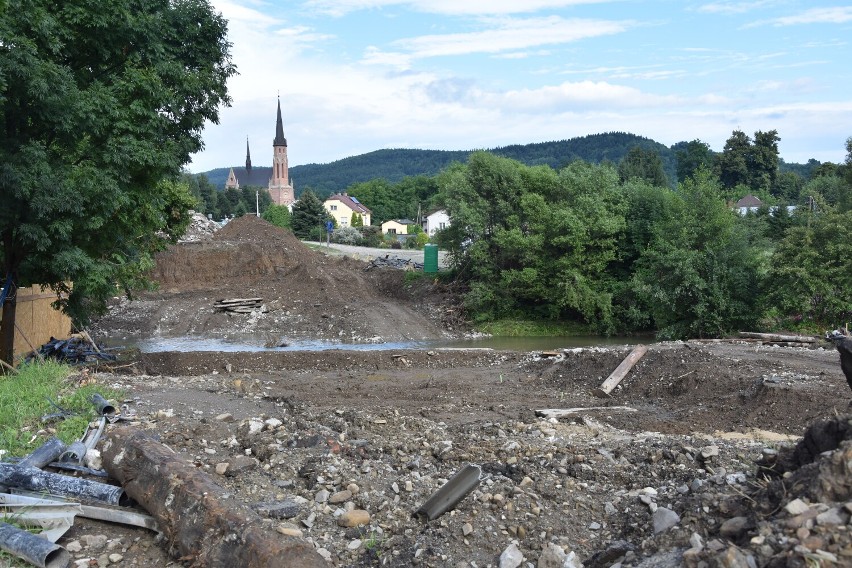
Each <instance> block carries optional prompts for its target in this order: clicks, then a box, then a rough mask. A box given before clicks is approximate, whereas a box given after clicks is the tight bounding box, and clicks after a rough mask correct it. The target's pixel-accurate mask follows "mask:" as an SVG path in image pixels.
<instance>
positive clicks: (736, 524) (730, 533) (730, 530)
mask: <svg viewBox="0 0 852 568" xmlns="http://www.w3.org/2000/svg"><path fill="white" fill-rule="evenodd" d="M751 526H752V523H751V521H750V520H749V519H748V517H734V518H732V519H728V520H727V521H725V522H724V523H722V526H721V527H719V534H721V535H722V536H725V537H728V538H730V539H738V538H739V537H741V536H742V535H743V533H745V532H746V531H748V529H749V528H751Z"/></svg>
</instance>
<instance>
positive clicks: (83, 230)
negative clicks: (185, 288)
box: [0, 0, 235, 361]
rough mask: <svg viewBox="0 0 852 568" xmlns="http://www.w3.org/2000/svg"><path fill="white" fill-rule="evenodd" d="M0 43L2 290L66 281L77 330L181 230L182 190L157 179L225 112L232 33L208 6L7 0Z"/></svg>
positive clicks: (9, 310) (8, 315) (127, 0)
mask: <svg viewBox="0 0 852 568" xmlns="http://www.w3.org/2000/svg"><path fill="white" fill-rule="evenodd" d="M0 38H2V39H0V112H2V120H0V196H2V202H3V207H2V208H0V247H2V248H0V261H2V265H3V276H4V277H5V278H4V280H9V281H10V282H11V285H12V286H16V285H18V284H29V283H41V284H45V285H48V286H51V287H52V288H53V289H55V290H61V289H63V288H64V287H65V284H63V283H67V282H73V283H74V287H73V289H72V290H71V291H70V296H69V297H68V298H67V300H62V305H63V307H64V308H65V309H66V310H67V311H68V312H69V313H71V314H72V315H73V316H74V317H75V319H77V321H78V322H82V321H84V320H85V318H86V317H87V315H88V313H90V312H91V311H92V310H97V309H102V308H103V307H104V306H105V300H106V298H107V297H109V296H110V295H111V294H113V293H114V286H113V285H114V284H116V283H117V284H119V285H121V286H125V287H127V286H130V285H136V284H138V283H139V281H140V275H141V273H142V271H143V270H144V268H146V267H147V266H149V265H150V259H151V254H152V253H153V252H154V251H156V250H158V249H161V248H163V247H164V246H165V245H166V244H167V243H168V242H169V241H170V240H174V239H176V238H177V236H178V234H179V232H180V231H181V229H183V228H184V227H185V224H186V220H187V219H186V211H185V210H181V208H182V207H184V206H185V205H188V204H190V203H191V201H192V199H191V196H190V195H189V191H188V188H187V186H186V185H179V184H175V183H172V182H163V180H164V179H176V178H177V176H178V175H179V173H180V171H181V168H182V167H183V166H184V165H185V164H186V163H188V162H189V157H190V155H191V154H192V153H193V152H196V151H198V150H199V149H201V147H202V142H201V130H202V128H203V126H204V124H205V123H206V122H207V121H211V122H214V123H215V122H217V121H218V108H219V106H220V105H222V104H227V103H228V102H229V99H228V96H227V90H226V81H227V79H228V77H230V76H231V75H232V74H233V73H234V72H235V70H234V67H233V66H232V65H231V61H230V54H229V49H230V44H229V43H228V42H227V29H226V23H225V20H224V19H223V18H222V16H221V15H218V14H217V13H216V12H214V10H213V9H212V8H211V6H210V5H209V4H208V3H207V2H205V1H202V0H150V1H148V2H146V3H145V4H144V6H142V5H141V4H139V3H138V2H132V1H131V0H115V1H111V2H107V3H96V4H93V3H80V2H55V1H52V0H8V1H7V2H5V6H4V7H3V9H2V10H0ZM107 284H108V285H107ZM15 307H16V306H15V302H14V294H12V295H11V296H9V297H7V301H6V303H5V304H4V306H3V321H2V330H0V356H1V357H2V358H3V359H5V360H7V361H8V360H10V359H11V349H12V339H13V337H14V336H13V331H12V330H13V329H14V323H15Z"/></svg>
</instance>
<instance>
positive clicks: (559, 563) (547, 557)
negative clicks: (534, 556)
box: [536, 542, 568, 568]
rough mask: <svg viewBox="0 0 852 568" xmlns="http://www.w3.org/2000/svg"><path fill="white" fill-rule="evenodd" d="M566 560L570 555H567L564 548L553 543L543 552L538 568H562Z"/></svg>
mask: <svg viewBox="0 0 852 568" xmlns="http://www.w3.org/2000/svg"><path fill="white" fill-rule="evenodd" d="M566 558H568V555H567V554H565V551H564V550H562V547H561V546H558V545H556V544H553V543H552V542H551V543H548V544H547V546H545V547H544V550H542V551H541V554H540V555H539V557H538V564H536V568H562V567H563V566H564V564H565V559H566Z"/></svg>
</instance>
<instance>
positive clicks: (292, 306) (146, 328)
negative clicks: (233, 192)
mask: <svg viewBox="0 0 852 568" xmlns="http://www.w3.org/2000/svg"><path fill="white" fill-rule="evenodd" d="M364 267H365V263H363V262H360V261H357V260H353V259H350V258H345V257H327V256H325V255H324V254H322V253H320V252H317V251H314V250H312V249H310V248H308V247H307V246H305V245H304V244H302V243H301V242H300V241H299V240H298V239H296V238H295V237H294V236H293V235H292V233H290V232H289V231H286V230H283V229H280V228H278V227H276V226H274V225H272V224H270V223H268V222H266V221H264V220H263V219H259V218H257V217H254V216H250V215H247V216H244V217H240V218H238V219H235V220H233V221H231V222H230V223H228V224H227V225H226V226H225V227H223V228H222V229H220V230H218V231H217V232H216V233H215V234H214V235H213V237H212V238H211V239H209V240H206V241H203V242H189V243H180V244H178V245H175V246H174V247H172V248H171V249H169V250H168V251H165V252H163V253H161V254H159V255H158V256H157V257H156V266H155V268H154V269H153V270H152V272H151V274H150V276H151V278H152V280H154V281H155V282H157V283H158V284H159V291H158V292H156V293H152V294H143V295H141V296H140V297H139V299H138V300H135V301H133V302H128V301H123V302H119V303H117V304H116V305H115V306H114V307H113V309H112V310H111V312H110V314H109V315H108V316H106V317H104V318H102V319H101V320H100V321H98V322H97V323H96V324H95V330H96V331H98V332H99V333H101V334H103V335H108V336H112V337H115V336H118V337H122V336H142V337H150V336H152V335H153V336H161V337H179V336H202V335H203V336H204V337H207V338H220V339H231V340H237V339H240V340H241V339H246V338H251V339H252V340H257V341H259V342H260V343H275V344H280V343H288V342H292V341H294V340H301V339H311V340H316V339H321V340H328V341H339V342H344V343H363V342H375V343H381V342H391V341H407V340H420V339H431V338H437V337H444V336H446V335H447V334H446V333H445V332H444V330H443V329H442V325H441V323H440V313H441V310H440V308H437V307H436V306H435V305H434V303H433V302H431V301H427V300H426V299H425V296H428V295H429V294H430V293H431V292H430V290H428V289H424V288H422V287H418V288H417V291H418V294H417V295H416V297H415V295H414V294H412V293H409V292H411V291H413V290H414V289H409V288H406V286H405V282H404V277H405V275H404V273H403V272H402V271H400V270H394V269H372V270H370V271H365V270H364ZM249 297H251V298H260V299H261V300H262V306H261V307H260V308H259V309H257V310H256V311H254V312H251V313H247V314H233V313H230V312H227V313H226V312H223V311H221V310H217V309H216V308H215V307H214V305H215V303H216V301H217V300H221V299H228V298H249ZM436 298H437V299H438V300H439V301H440V302H444V301H446V298H443V297H438V296H436Z"/></svg>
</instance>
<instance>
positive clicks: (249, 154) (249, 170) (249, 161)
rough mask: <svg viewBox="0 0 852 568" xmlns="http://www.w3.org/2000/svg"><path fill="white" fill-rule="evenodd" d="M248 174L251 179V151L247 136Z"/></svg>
mask: <svg viewBox="0 0 852 568" xmlns="http://www.w3.org/2000/svg"><path fill="white" fill-rule="evenodd" d="M246 174H248V177H249V179H251V152H250V151H249V144H248V136H246Z"/></svg>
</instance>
